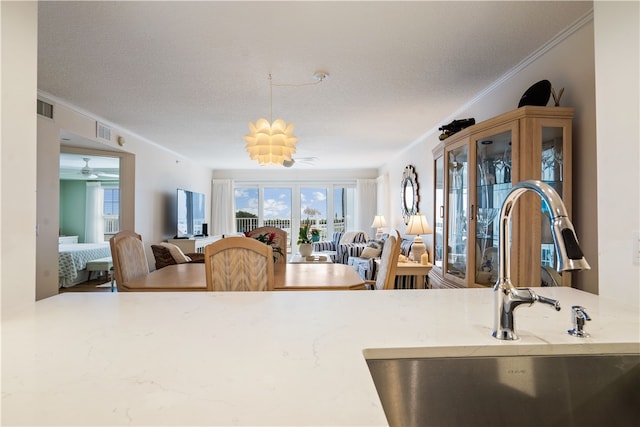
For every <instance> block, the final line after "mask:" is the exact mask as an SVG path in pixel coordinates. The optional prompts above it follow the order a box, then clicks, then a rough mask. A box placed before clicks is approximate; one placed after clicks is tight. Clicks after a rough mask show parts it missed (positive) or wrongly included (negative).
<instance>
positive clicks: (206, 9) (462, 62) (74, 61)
mask: <svg viewBox="0 0 640 427" xmlns="http://www.w3.org/2000/svg"><path fill="white" fill-rule="evenodd" d="M591 7H592V3H591V2H573V1H570V2H523V1H517V2H455V1H454V2H433V1H426V2H419V1H413V2H395V1H390V2H305V1H297V2H271V1H264V2H244V1H240V2H204V1H202V2H93V1H92V2H40V3H39V6H38V8H39V20H38V27H39V34H38V51H39V53H38V88H39V90H41V91H44V92H45V93H47V94H50V95H52V96H53V97H56V98H60V99H63V100H66V101H67V102H69V103H70V104H73V105H76V106H77V107H80V108H81V109H83V110H86V111H90V112H91V113H93V114H95V115H97V116H99V117H101V118H102V119H104V120H106V121H108V122H111V123H114V124H117V125H119V126H121V127H123V128H125V129H127V130H129V131H130V132H133V133H135V134H137V135H139V136H141V137H144V138H146V139H148V140H150V141H153V142H154V143H156V144H159V145H162V146H165V147H167V148H168V149H170V150H173V151H175V152H177V153H179V154H181V155H184V156H186V157H189V158H193V159H195V160H196V161H199V162H201V163H203V164H205V165H207V166H209V167H211V168H214V169H253V168H258V167H259V166H258V165H257V162H254V161H250V160H249V158H248V154H247V153H246V152H245V149H244V145H245V143H244V140H243V138H242V137H243V136H244V135H245V134H247V132H248V127H247V123H248V122H249V121H255V120H257V119H258V118H260V117H266V118H267V119H269V115H270V101H269V80H268V76H269V74H271V75H272V76H273V83H274V84H292V85H296V84H301V86H274V88H273V119H276V118H283V119H284V120H285V121H287V122H293V123H294V124H295V131H294V133H295V135H296V136H298V137H299V139H300V141H299V143H298V152H297V154H296V156H297V157H311V156H313V157H317V160H316V162H315V167H316V168H322V169H340V168H349V169H352V168H377V167H379V166H381V165H382V164H384V163H385V162H386V161H387V160H388V159H389V158H390V157H392V156H394V155H395V154H396V153H398V152H399V151H401V150H402V149H403V148H405V147H407V146H408V145H410V144H411V143H413V142H415V141H416V140H418V139H420V137H421V136H423V135H424V134H425V133H427V132H430V131H433V130H434V128H437V127H438V126H439V125H441V124H443V121H444V120H446V119H449V118H450V115H451V114H453V113H454V112H455V111H456V110H457V109H459V108H460V107H461V106H462V105H464V104H465V103H466V102H468V101H469V100H470V99H472V98H473V97H474V96H475V95H476V94H478V93H479V92H481V91H482V90H483V89H485V88H486V87H487V86H489V85H490V84H491V83H493V82H494V81H496V80H497V79H498V78H499V77H500V76H502V75H504V74H505V73H506V72H508V71H509V70H510V69H512V68H513V67H514V66H516V65H517V64H518V63H520V62H521V61H522V60H523V59H525V58H526V57H527V56H529V55H530V54H531V53H532V52H534V51H535V50H537V49H538V48H540V47H541V46H543V45H544V44H545V43H546V42H548V41H549V40H551V39H552V38H553V37H554V36H556V35H557V34H558V33H560V32H561V31H562V30H564V29H565V28H567V27H569V26H570V25H571V24H572V23H573V22H575V21H576V20H578V19H579V18H580V17H582V16H583V15H584V14H585V13H587V12H588V10H589V9H590V8H591ZM318 70H323V71H327V72H328V73H329V74H330V77H329V79H328V80H327V81H324V82H322V83H320V84H315V85H304V84H306V83H313V82H314V79H313V73H314V72H315V71H318ZM516 104H517V100H514V108H515V106H516ZM295 167H301V168H306V167H309V166H306V165H302V164H299V165H295Z"/></svg>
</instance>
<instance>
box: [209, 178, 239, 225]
mask: <svg viewBox="0 0 640 427" xmlns="http://www.w3.org/2000/svg"><path fill="white" fill-rule="evenodd" d="M212 192H213V195H212V197H211V235H213V236H215V235H219V234H232V233H235V232H236V221H235V197H234V196H233V181H232V180H230V179H214V180H213V190H212Z"/></svg>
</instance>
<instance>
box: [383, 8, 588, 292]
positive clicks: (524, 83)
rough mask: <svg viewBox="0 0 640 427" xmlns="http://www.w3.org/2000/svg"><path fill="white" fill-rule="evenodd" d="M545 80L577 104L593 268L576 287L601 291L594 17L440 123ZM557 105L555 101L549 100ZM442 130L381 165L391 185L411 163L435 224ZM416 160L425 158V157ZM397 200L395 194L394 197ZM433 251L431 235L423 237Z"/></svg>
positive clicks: (484, 112) (578, 176)
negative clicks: (437, 150) (435, 168)
mask: <svg viewBox="0 0 640 427" xmlns="http://www.w3.org/2000/svg"><path fill="white" fill-rule="evenodd" d="M543 79H547V80H549V81H551V83H552V85H553V87H554V88H558V89H559V88H565V90H564V95H563V97H562V100H561V102H560V104H561V105H562V106H565V107H575V108H576V115H575V118H574V125H573V154H574V157H573V162H574V163H573V166H574V170H573V215H572V220H573V222H574V225H575V227H576V231H577V234H578V239H579V241H580V244H581V246H582V249H583V251H584V252H585V255H586V257H587V259H588V260H589V262H590V263H591V266H592V270H591V271H587V272H579V273H575V274H574V276H573V286H574V287H577V288H578V289H583V290H586V291H589V292H592V293H598V257H597V248H598V237H597V210H596V206H597V193H596V191H594V189H595V188H596V185H597V182H596V174H594V173H593V171H594V170H595V168H596V139H595V87H594V83H593V82H594V59H593V20H592V16H591V15H588V16H585V17H584V18H583V19H582V20H581V21H580V22H578V23H576V25H575V26H574V27H572V28H571V29H569V30H568V31H567V32H565V33H564V34H562V35H560V36H559V37H558V38H557V39H556V40H555V41H553V42H551V43H549V44H548V45H546V46H543V47H541V49H540V50H539V51H538V52H536V53H534V54H532V55H531V56H530V57H529V58H527V59H525V60H524V61H523V62H522V63H521V64H520V66H518V67H516V68H515V69H514V70H512V71H511V72H509V73H507V74H506V75H505V76H503V79H502V80H501V81H498V82H496V84H495V85H494V87H492V88H488V89H487V90H486V91H485V92H484V93H482V94H480V95H478V96H477V99H475V101H474V102H471V103H470V104H469V105H467V106H466V107H464V108H462V109H460V110H459V111H457V112H456V113H455V114H454V115H452V116H448V117H443V120H442V124H445V123H448V122H449V121H450V120H452V119H454V118H457V119H461V118H468V117H473V118H475V119H476V122H480V121H483V120H486V119H489V118H491V117H494V116H496V115H499V114H502V113H505V112H507V111H510V110H513V109H515V108H516V107H517V105H518V101H519V100H520V97H521V96H522V94H523V93H524V91H525V90H526V89H527V88H528V87H529V86H531V85H532V84H533V83H535V82H537V81H540V80H543ZM549 105H553V100H550V104H549ZM438 135H439V132H437V131H435V132H434V133H432V134H431V135H428V136H426V137H425V139H424V140H423V141H420V142H419V143H416V144H414V146H413V147H411V149H409V150H407V151H405V152H404V153H402V154H401V155H400V156H398V158H396V159H394V160H393V161H392V162H389V164H387V165H385V167H384V168H383V169H382V171H383V172H387V173H388V174H389V176H390V177H391V179H390V181H391V183H392V188H391V192H392V194H393V193H394V192H395V191H396V188H394V187H393V185H395V184H396V183H398V184H397V187H398V188H397V190H398V191H399V182H400V177H401V174H402V171H403V169H404V166H405V165H406V164H413V165H414V166H415V167H416V171H417V172H418V180H419V182H420V191H421V199H420V211H421V212H422V213H425V214H426V215H427V219H428V220H429V221H430V223H431V224H433V156H432V150H433V148H435V147H436V146H437V145H438V144H439V143H440V141H439V139H438ZM416 159H424V160H423V161H420V160H416ZM392 201H393V197H392ZM393 206H394V209H395V211H394V214H393V215H392V217H393V218H394V225H395V226H396V227H397V228H398V229H399V230H400V231H401V232H403V231H404V229H405V227H404V224H403V222H402V218H401V216H400V204H399V201H398V203H393ZM425 241H426V242H427V245H430V249H429V250H430V251H431V250H432V245H433V239H432V236H428V238H427V239H425Z"/></svg>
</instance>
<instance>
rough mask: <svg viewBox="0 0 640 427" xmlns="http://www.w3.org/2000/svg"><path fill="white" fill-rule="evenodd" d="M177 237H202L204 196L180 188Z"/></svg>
mask: <svg viewBox="0 0 640 427" xmlns="http://www.w3.org/2000/svg"><path fill="white" fill-rule="evenodd" d="M176 200H177V212H178V214H177V233H176V237H177V238H181V237H196V236H202V235H203V233H202V224H203V223H204V222H205V218H204V212H205V209H204V206H205V205H204V194H202V193H196V192H195V191H189V190H184V189H182V188H178V191H177V197H176Z"/></svg>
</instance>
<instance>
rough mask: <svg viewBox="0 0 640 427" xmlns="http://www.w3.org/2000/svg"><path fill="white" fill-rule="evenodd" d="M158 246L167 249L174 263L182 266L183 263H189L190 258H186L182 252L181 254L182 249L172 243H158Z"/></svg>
mask: <svg viewBox="0 0 640 427" xmlns="http://www.w3.org/2000/svg"><path fill="white" fill-rule="evenodd" d="M160 245H161V246H164V247H165V248H167V249H169V253H171V256H172V257H173V259H175V260H176V263H178V264H184V263H185V262H191V258H189V257H188V256H186V255H185V254H184V252H182V249H180V248H179V247H177V246H176V245H174V244H173V243H167V242H162V243H160Z"/></svg>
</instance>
